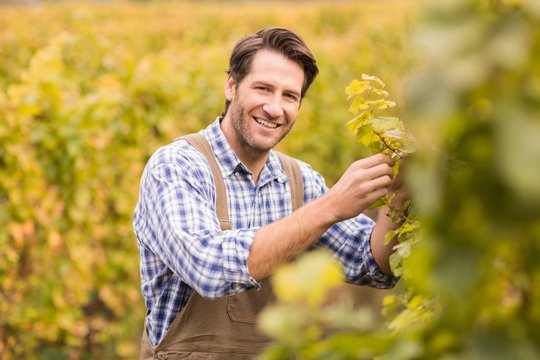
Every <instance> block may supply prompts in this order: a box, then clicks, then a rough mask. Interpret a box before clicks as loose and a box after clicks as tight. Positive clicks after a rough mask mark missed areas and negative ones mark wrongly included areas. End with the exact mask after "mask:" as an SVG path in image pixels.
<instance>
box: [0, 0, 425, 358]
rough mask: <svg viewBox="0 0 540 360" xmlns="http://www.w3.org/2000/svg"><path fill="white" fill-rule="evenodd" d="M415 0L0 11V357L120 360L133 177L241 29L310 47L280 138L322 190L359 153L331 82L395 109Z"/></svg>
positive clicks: (210, 100) (184, 122)
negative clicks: (355, 87)
mask: <svg viewBox="0 0 540 360" xmlns="http://www.w3.org/2000/svg"><path fill="white" fill-rule="evenodd" d="M417 3H418V1H398V0H394V1H390V0H386V1H377V2H374V1H343V2H337V3H329V2H311V1H305V2H270V1H265V2H239V3H237V2H222V3H219V2H201V3H195V2H149V3H146V2H144V3H143V2H111V3H109V2H107V3H77V2H69V3H50V4H49V3H46V4H34V5H29V6H24V5H21V6H17V5H11V6H0V24H1V25H0V167H1V172H0V357H1V358H2V359H4V358H6V359H11V358H15V357H17V358H20V357H21V356H22V357H23V358H29V359H32V358H40V359H119V358H126V359H132V358H134V357H135V356H136V354H137V352H138V341H139V336H140V332H141V329H142V322H143V317H144V312H145V310H144V306H143V301H142V297H141V295H140V291H139V274H138V254H137V250H136V244H135V237H134V235H133V233H132V230H131V216H132V212H133V208H134V205H135V202H136V199H137V192H138V185H139V184H138V182H139V177H140V174H141V172H142V169H143V166H144V164H145V162H146V160H147V158H148V157H149V156H150V154H151V153H152V152H153V151H154V150H155V149H157V147H158V146H160V145H162V144H165V143H167V142H169V141H171V140H173V139H174V138H176V137H178V136H180V135H182V134H185V133H188V132H191V131H195V130H198V129H200V128H201V127H203V126H206V125H207V124H209V123H210V122H212V121H213V120H214V118H215V117H216V116H217V115H219V114H220V113H221V111H222V107H223V84H224V80H225V73H224V70H225V69H226V68H227V61H228V55H229V51H230V49H231V48H232V46H233V45H234V43H235V42H236V41H237V40H238V39H239V38H240V37H241V36H243V35H244V34H247V33H253V32H255V31H256V30H258V29H259V28H261V27H264V26H283V27H288V28H291V29H293V30H295V31H297V32H298V33H299V34H301V35H302V36H303V37H304V39H305V40H306V42H307V43H308V45H309V46H310V47H311V48H312V50H313V51H314V53H315V55H316V57H317V59H318V62H319V67H320V70H321V73H320V75H319V77H318V78H317V79H316V81H315V83H314V85H313V86H312V88H311V90H310V92H309V93H308V95H307V97H306V99H305V100H304V103H303V105H302V110H301V113H300V116H299V119H298V121H297V124H296V127H295V129H294V130H293V131H292V132H291V134H290V136H289V137H288V138H287V139H286V140H285V141H284V143H283V144H281V145H280V148H281V149H282V150H284V151H286V152H288V153H290V154H291V155H294V156H297V157H299V158H301V159H303V160H305V161H307V162H309V163H311V164H312V165H313V167H314V168H315V169H317V170H318V171H320V172H321V173H322V174H323V175H325V176H326V177H327V179H328V183H329V185H331V184H332V183H333V182H334V181H336V180H337V179H338V178H339V175H340V174H341V172H342V171H343V170H344V169H345V167H346V166H347V164H348V163H350V162H351V161H352V160H353V159H356V158H358V157H360V156H362V155H363V154H364V152H363V149H361V148H360V145H357V144H356V141H355V140H354V139H353V138H352V136H351V135H350V134H349V133H348V132H347V131H346V129H345V127H344V124H345V123H346V122H347V121H348V120H349V119H350V118H351V115H350V114H349V113H347V108H348V103H347V99H346V96H345V93H344V88H345V87H346V85H347V84H348V83H349V82H350V81H351V80H353V79H355V78H357V77H359V76H360V74H361V73H370V74H373V75H377V76H378V77H380V78H381V79H383V81H384V82H385V83H386V84H387V85H388V90H389V92H390V94H391V95H392V97H393V98H394V99H395V100H397V101H398V104H399V103H400V98H401V83H402V81H403V76H404V74H405V73H406V72H407V70H408V69H409V67H410V66H411V64H412V63H413V61H414V59H413V58H412V53H411V51H409V46H408V44H407V43H406V41H405V40H406V36H407V33H408V31H409V30H410V27H411V23H412V22H413V21H414V16H415V15H416V14H415V8H416V4H417ZM399 110H400V111H403V109H399Z"/></svg>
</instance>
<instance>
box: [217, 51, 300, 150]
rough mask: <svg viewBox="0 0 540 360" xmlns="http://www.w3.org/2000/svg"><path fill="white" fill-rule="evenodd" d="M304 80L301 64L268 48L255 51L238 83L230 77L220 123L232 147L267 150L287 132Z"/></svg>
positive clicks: (297, 105)
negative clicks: (226, 100)
mask: <svg viewBox="0 0 540 360" xmlns="http://www.w3.org/2000/svg"><path fill="white" fill-rule="evenodd" d="M303 82H304V71H303V69H302V67H301V66H300V65H298V64H296V63H295V62H293V61H291V60H289V59H287V58H286V57H284V56H283V55H281V54H278V53H276V52H273V51H269V50H259V51H258V52H257V53H256V54H255V56H254V58H253V61H252V63H251V68H250V71H249V73H248V74H247V75H246V76H245V77H244V79H243V80H242V81H241V82H240V84H236V83H235V82H234V80H233V79H232V78H231V77H229V79H228V80H227V83H226V86H225V96H226V97H227V99H228V100H230V101H231V104H230V106H229V110H228V111H227V114H226V116H225V119H224V122H223V123H222V125H223V126H224V129H223V130H224V133H225V135H226V136H227V137H228V140H229V141H230V142H231V145H232V146H233V148H234V149H235V151H237V152H240V153H246V154H250V155H251V156H253V155H255V154H256V153H266V152H267V151H269V150H270V149H272V148H273V147H274V146H275V145H276V144H277V143H278V142H279V141H280V140H281V139H283V137H285V135H287V133H288V132H289V130H290V129H291V128H292V126H293V125H294V122H295V120H296V116H297V115H298V110H299V109H300V103H301V96H300V94H301V91H302V85H303ZM239 155H240V154H239Z"/></svg>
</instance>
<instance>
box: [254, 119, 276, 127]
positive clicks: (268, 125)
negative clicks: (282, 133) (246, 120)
mask: <svg viewBox="0 0 540 360" xmlns="http://www.w3.org/2000/svg"><path fill="white" fill-rule="evenodd" d="M255 121H256V122H257V124H260V125H262V126H265V127H268V128H271V129H275V128H277V124H274V123H271V122H269V121H266V120H263V119H259V118H255Z"/></svg>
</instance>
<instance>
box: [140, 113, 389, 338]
mask: <svg viewBox="0 0 540 360" xmlns="http://www.w3.org/2000/svg"><path fill="white" fill-rule="evenodd" d="M201 131H202V132H203V134H204V135H205V136H206V138H207V139H208V141H209V142H210V145H211V147H212V149H213V152H214V154H215V156H216V160H217V162H218V164H219V167H220V170H221V174H222V175H223V178H224V181H225V187H226V189H227V200H228V207H229V215H230V219H231V223H232V230H228V231H222V230H221V229H220V225H219V222H218V219H217V217H216V214H215V203H216V192H215V188H214V182H213V177H212V173H211V171H210V168H209V166H208V163H207V161H206V160H205V158H204V157H203V156H202V155H201V154H200V153H199V152H198V151H197V150H195V149H194V148H193V147H191V145H189V144H188V143H187V142H185V141H183V140H178V141H175V142H173V143H171V144H169V145H167V146H164V147H162V148H160V149H158V150H157V151H156V153H155V154H154V155H153V156H152V157H151V158H150V160H149V161H148V164H147V165H146V168H145V171H144V173H143V175H142V179H141V187H140V194H139V200H138V203H137V207H136V209H135V214H134V221H133V226H134V230H135V234H136V236H137V244H138V248H139V253H140V271H141V282H142V285H141V288H142V293H143V295H144V298H145V303H146V306H147V308H148V309H149V310H150V313H149V314H148V316H147V318H146V329H147V332H148V336H149V339H150V341H151V342H152V344H153V345H154V346H155V345H157V344H158V343H159V342H160V341H161V340H162V339H163V337H164V336H165V334H166V331H167V329H168V328H169V326H170V325H171V323H172V322H173V320H174V319H175V317H176V315H177V314H178V312H179V311H180V310H182V308H183V307H184V305H185V304H186V303H187V301H188V299H189V297H190V295H191V294H192V292H193V291H194V290H195V291H197V292H198V293H199V294H201V295H202V296H203V297H207V298H216V297H221V296H225V295H230V294H235V293H238V292H241V291H244V290H246V289H248V288H251V287H258V286H259V284H258V283H257V281H255V280H254V279H253V278H252V277H251V276H250V274H249V272H248V268H247V258H248V255H249V251H250V249H251V244H252V242H253V238H254V236H255V231H256V230H257V229H258V228H259V227H261V226H264V225H266V224H269V223H272V222H274V221H276V220H279V219H280V218H282V217H284V216H285V215H287V214H289V213H290V212H291V199H290V193H289V182H288V179H287V177H286V175H285V172H284V170H283V168H282V167H281V163H280V161H279V158H278V157H277V155H276V154H275V153H274V152H270V156H269V159H268V161H267V163H266V165H265V167H264V168H263V170H262V172H261V174H260V178H259V181H258V182H257V184H255V185H254V184H253V181H252V175H251V173H250V172H249V170H248V169H247V168H246V167H245V166H244V165H243V164H242V163H241V161H240V160H239V159H238V157H237V156H236V155H235V153H234V151H233V150H232V148H231V147H230V145H229V144H228V143H227V141H226V139H225V136H224V135H223V133H222V132H221V129H220V127H219V118H218V119H216V121H215V122H214V123H213V124H211V125H210V126H209V127H208V128H206V129H204V130H201ZM299 163H300V167H301V171H302V177H303V181H304V200H305V203H308V202H310V201H312V200H314V199H316V198H318V197H320V196H321V195H323V194H324V193H325V192H326V191H327V190H328V188H327V187H326V185H325V183H324V179H323V178H322V176H321V175H320V174H318V173H317V172H315V171H314V170H313V169H312V168H311V167H310V166H309V165H307V164H306V163H303V162H299ZM373 226H374V223H373V222H372V221H371V220H370V219H369V218H367V217H366V216H364V215H360V216H358V217H357V218H354V219H350V220H347V221H343V222H340V223H337V224H335V225H334V226H333V227H331V228H330V229H329V230H328V231H327V232H326V233H325V234H324V235H323V236H322V237H321V239H320V240H319V241H318V242H317V243H316V245H317V246H323V247H325V248H327V249H329V250H330V251H331V252H332V253H333V254H334V256H335V257H336V258H337V259H339V260H340V261H341V263H342V265H343V267H344V269H345V273H346V278H347V281H349V282H352V283H357V284H362V285H369V286H372V287H378V288H388V287H392V286H393V285H394V284H395V282H396V279H395V278H393V277H389V276H386V275H384V274H383V273H381V272H380V270H379V269H378V267H377V265H376V263H375V260H374V258H373V256H372V254H371V249H370V245H369V239H370V235H371V231H372V229H373Z"/></svg>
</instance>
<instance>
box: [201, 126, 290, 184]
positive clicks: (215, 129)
mask: <svg viewBox="0 0 540 360" xmlns="http://www.w3.org/2000/svg"><path fill="white" fill-rule="evenodd" d="M220 122H221V117H217V118H216V120H215V121H214V122H213V123H212V124H210V125H209V126H208V127H207V128H206V129H204V130H203V134H204V136H205V137H206V139H207V140H208V142H209V143H210V146H211V147H212V150H213V152H214V156H215V157H216V161H217V163H218V165H219V168H220V170H221V174H222V175H223V177H224V178H225V177H228V176H230V175H232V174H234V173H235V172H236V171H242V172H245V173H249V170H248V169H247V167H246V166H245V165H244V164H242V161H240V159H239V158H238V156H236V153H235V152H234V150H233V149H232V147H231V145H230V144H229V142H228V141H227V139H226V138H225V135H224V134H223V131H221V127H220ZM274 179H276V180H277V181H279V182H286V181H287V180H288V179H287V175H286V174H285V171H284V170H283V167H282V165H281V161H280V160H279V157H278V155H277V154H276V152H275V151H270V155H269V156H268V160H267V161H266V164H265V166H264V168H263V169H262V171H261V175H260V177H259V183H258V185H260V186H262V185H264V184H266V183H267V182H270V181H272V180H274Z"/></svg>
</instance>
